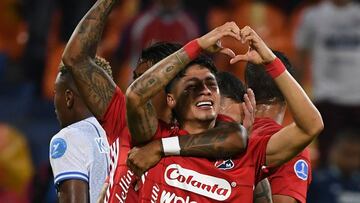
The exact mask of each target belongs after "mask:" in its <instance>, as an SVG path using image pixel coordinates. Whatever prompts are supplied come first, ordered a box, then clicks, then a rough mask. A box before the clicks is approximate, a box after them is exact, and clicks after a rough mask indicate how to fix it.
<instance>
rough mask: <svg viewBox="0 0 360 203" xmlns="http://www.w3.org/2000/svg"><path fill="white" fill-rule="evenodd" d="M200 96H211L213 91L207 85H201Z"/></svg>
mask: <svg viewBox="0 0 360 203" xmlns="http://www.w3.org/2000/svg"><path fill="white" fill-rule="evenodd" d="M200 94H201V95H211V90H210V89H209V87H208V86H207V85H206V84H205V83H203V84H202V85H201V90H200Z"/></svg>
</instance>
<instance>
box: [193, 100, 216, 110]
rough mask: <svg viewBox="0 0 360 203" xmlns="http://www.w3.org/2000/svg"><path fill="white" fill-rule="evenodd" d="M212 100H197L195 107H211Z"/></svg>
mask: <svg viewBox="0 0 360 203" xmlns="http://www.w3.org/2000/svg"><path fill="white" fill-rule="evenodd" d="M213 104H214V103H213V101H199V102H197V103H196V107H198V108H201V109H212V107H213Z"/></svg>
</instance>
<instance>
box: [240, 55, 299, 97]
mask: <svg viewBox="0 0 360 203" xmlns="http://www.w3.org/2000/svg"><path fill="white" fill-rule="evenodd" d="M273 52H274V54H275V55H276V56H277V57H278V58H279V59H280V60H281V61H282V63H283V64H284V65H285V67H286V69H287V70H288V71H289V73H290V74H291V75H294V68H293V66H292V65H291V63H290V61H289V59H288V58H287V57H286V56H285V55H284V54H283V53H281V52H279V51H273ZM245 82H246V84H247V86H248V87H249V88H251V89H252V90H253V91H254V94H255V98H256V101H257V102H258V103H271V102H275V101H277V102H285V99H284V96H283V94H282V93H281V91H280V90H279V88H278V87H277V85H276V84H275V82H274V80H273V79H272V78H271V77H270V75H269V74H267V73H266V71H265V68H264V67H263V65H256V64H252V63H247V64H246V69H245Z"/></svg>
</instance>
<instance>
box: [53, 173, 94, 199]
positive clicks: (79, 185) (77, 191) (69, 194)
mask: <svg viewBox="0 0 360 203" xmlns="http://www.w3.org/2000/svg"><path fill="white" fill-rule="evenodd" d="M58 198H59V203H82V202H84V203H87V202H90V198H89V186H88V183H87V182H85V181H82V180H74V179H71V180H65V181H63V182H61V183H60V186H59V191H58Z"/></svg>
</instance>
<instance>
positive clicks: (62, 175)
mask: <svg viewBox="0 0 360 203" xmlns="http://www.w3.org/2000/svg"><path fill="white" fill-rule="evenodd" d="M71 179H78V180H83V181H86V182H89V177H88V176H87V175H86V174H84V173H80V172H77V171H71V172H64V173H60V174H59V175H57V176H55V178H54V182H55V185H57V184H59V183H61V181H64V180H71Z"/></svg>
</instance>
